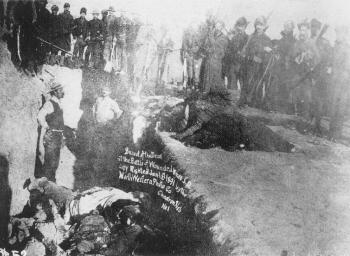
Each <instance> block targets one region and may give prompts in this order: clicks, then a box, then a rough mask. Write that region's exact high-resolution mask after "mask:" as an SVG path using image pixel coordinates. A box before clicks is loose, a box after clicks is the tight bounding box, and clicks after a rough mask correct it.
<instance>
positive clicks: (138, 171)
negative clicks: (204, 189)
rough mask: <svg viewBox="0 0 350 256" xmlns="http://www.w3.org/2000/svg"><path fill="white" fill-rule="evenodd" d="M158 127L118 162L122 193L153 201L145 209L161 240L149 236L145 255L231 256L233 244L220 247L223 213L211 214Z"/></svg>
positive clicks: (141, 248) (119, 158) (133, 146)
mask: <svg viewBox="0 0 350 256" xmlns="http://www.w3.org/2000/svg"><path fill="white" fill-rule="evenodd" d="M154 128H155V123H154V122H153V123H152V124H151V125H150V126H149V127H148V128H147V129H146V130H145V132H144V134H143V136H142V137H141V139H140V140H139V143H138V146H135V145H129V146H128V147H126V148H125V149H124V152H123V153H122V154H120V155H118V156H117V157H116V160H117V162H118V172H119V188H122V189H124V190H126V191H143V192H147V193H148V194H149V195H150V198H151V200H152V204H151V205H152V207H148V208H146V209H145V211H146V213H145V215H146V216H147V217H146V218H147V219H148V222H149V223H150V226H152V227H155V231H156V234H157V236H148V237H147V238H146V241H145V243H143V245H142V246H141V247H140V248H139V249H138V251H139V253H141V254H142V255H154V254H156V255H157V254H159V253H160V254H161V255H169V254H172V255H229V251H230V246H229V244H230V243H229V241H227V242H226V243H224V244H217V243H216V242H215V241H214V240H215V239H214V234H213V232H212V228H213V227H214V226H215V225H216V221H217V218H216V217H217V214H218V210H212V211H207V208H206V207H207V206H206V202H205V196H194V195H193V194H194V193H193V192H194V190H193V189H192V187H191V180H190V179H189V178H188V176H187V175H186V172H185V170H182V169H180V168H178V165H177V163H176V159H174V157H173V156H172V155H171V153H170V152H169V151H168V150H167V148H166V146H165V145H164V144H163V142H162V140H161V138H160V137H159V136H158V135H157V133H156V131H155V129H154Z"/></svg>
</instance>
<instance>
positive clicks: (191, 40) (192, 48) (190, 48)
mask: <svg viewBox="0 0 350 256" xmlns="http://www.w3.org/2000/svg"><path fill="white" fill-rule="evenodd" d="M197 48H198V45H197V42H196V39H195V31H194V30H193V29H192V28H189V29H187V30H185V32H184V34H183V37H182V47H181V60H182V63H183V65H184V87H185V88H186V87H187V86H189V87H190V88H194V86H195V77H196V68H195V53H196V52H197V50H198V49H197Z"/></svg>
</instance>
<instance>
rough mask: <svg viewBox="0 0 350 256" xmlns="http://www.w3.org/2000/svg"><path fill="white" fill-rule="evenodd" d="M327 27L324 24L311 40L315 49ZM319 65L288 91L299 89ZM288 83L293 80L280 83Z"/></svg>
mask: <svg viewBox="0 0 350 256" xmlns="http://www.w3.org/2000/svg"><path fill="white" fill-rule="evenodd" d="M328 27H329V25H328V24H325V25H324V26H323V27H322V29H321V30H320V32H319V33H318V35H317V36H316V37H315V38H314V39H313V41H312V42H313V44H314V45H315V47H317V46H316V43H317V42H318V40H320V39H321V38H322V36H323V35H324V34H325V33H326V31H327V29H328ZM319 65H320V62H319V63H317V64H316V65H315V67H314V68H312V69H311V70H309V71H308V72H306V73H305V74H304V75H303V76H302V77H301V78H300V79H298V80H297V82H296V83H295V85H294V86H293V87H292V88H291V89H290V91H291V90H293V89H295V88H297V87H299V86H300V84H301V83H303V82H304V81H305V80H306V79H308V78H309V77H310V76H311V75H312V74H313V73H314V72H315V70H317V68H318V67H319ZM289 82H293V80H288V81H285V82H284V83H282V84H285V83H289Z"/></svg>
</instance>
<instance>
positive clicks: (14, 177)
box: [0, 41, 44, 214]
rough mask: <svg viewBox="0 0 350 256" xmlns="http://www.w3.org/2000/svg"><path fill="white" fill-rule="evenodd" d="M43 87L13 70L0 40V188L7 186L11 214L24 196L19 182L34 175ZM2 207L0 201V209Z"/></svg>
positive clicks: (24, 198) (8, 55)
mask: <svg viewBox="0 0 350 256" xmlns="http://www.w3.org/2000/svg"><path fill="white" fill-rule="evenodd" d="M43 87H44V86H43V83H42V82H41V81H40V80H39V79H37V78H28V77H26V76H25V75H22V74H21V73H19V72H18V71H17V70H16V68H15V67H14V65H13V64H12V62H11V60H10V53H9V51H8V50H7V46H6V44H5V43H4V42H3V41H0V156H1V157H3V158H4V161H5V162H7V165H8V168H7V169H8V170H7V171H6V170H4V169H3V168H0V170H1V173H0V176H1V180H2V184H3V186H1V189H4V187H5V186H9V188H10V198H11V197H12V200H11V207H10V210H11V214H16V213H19V212H20V211H21V210H22V208H23V206H24V204H25V203H26V198H28V197H27V192H26V191H25V190H23V188H22V186H23V183H24V181H25V180H26V179H27V178H29V177H33V176H34V165H35V155H36V143H37V133H38V132H37V127H38V126H37V121H36V116H37V113H38V111H39V108H40V106H41V93H42V91H43V90H44V88H43ZM5 165H6V164H5ZM0 167H1V166H0ZM5 169H6V168H5ZM0 191H1V190H0ZM4 208H5V205H3V204H1V202H0V209H1V210H3V209H4Z"/></svg>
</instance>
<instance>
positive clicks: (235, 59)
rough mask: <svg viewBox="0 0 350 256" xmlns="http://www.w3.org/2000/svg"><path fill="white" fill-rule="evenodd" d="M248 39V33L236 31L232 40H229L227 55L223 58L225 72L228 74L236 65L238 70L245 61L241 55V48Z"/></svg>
mask: <svg viewBox="0 0 350 256" xmlns="http://www.w3.org/2000/svg"><path fill="white" fill-rule="evenodd" d="M247 40H248V35H247V34H246V33H245V32H243V33H235V34H234V35H233V37H232V39H231V40H229V42H228V44H227V47H226V50H225V56H224V58H223V60H222V64H223V66H222V69H223V74H224V75H228V73H229V72H230V70H231V67H232V66H236V67H237V70H238V69H239V67H240V65H241V64H242V62H243V59H242V57H241V55H240V52H241V50H242V49H243V47H244V45H245V44H246V42H247Z"/></svg>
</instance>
